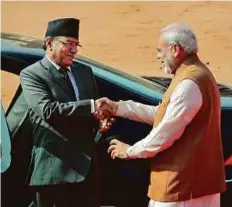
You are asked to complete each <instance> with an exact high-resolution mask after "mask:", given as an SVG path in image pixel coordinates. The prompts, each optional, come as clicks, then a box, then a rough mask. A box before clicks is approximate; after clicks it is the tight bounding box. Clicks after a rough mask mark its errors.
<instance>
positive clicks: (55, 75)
mask: <svg viewBox="0 0 232 207" xmlns="http://www.w3.org/2000/svg"><path fill="white" fill-rule="evenodd" d="M40 63H41V65H42V67H43V68H45V69H47V70H48V71H49V74H50V75H51V80H52V81H53V82H54V84H57V85H58V86H59V88H60V89H61V90H62V91H63V92H64V93H65V94H66V96H67V97H69V98H71V99H73V98H74V95H73V94H72V91H71V90H70V89H69V87H68V85H67V82H66V80H65V79H64V78H63V76H62V74H61V73H60V72H59V71H58V70H57V69H56V67H55V66H54V65H53V64H52V63H51V62H50V61H49V60H48V59H47V58H46V57H44V58H43V59H42V60H41V61H40Z"/></svg>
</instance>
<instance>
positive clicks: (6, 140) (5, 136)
mask: <svg viewBox="0 0 232 207" xmlns="http://www.w3.org/2000/svg"><path fill="white" fill-rule="evenodd" d="M0 150H1V173H2V172H5V171H6V170H7V169H8V168H9V166H10V162H11V155H10V152H11V142H10V134H9V130H8V126H7V123H6V118H5V113H4V109H3V106H2V103H1V139H0Z"/></svg>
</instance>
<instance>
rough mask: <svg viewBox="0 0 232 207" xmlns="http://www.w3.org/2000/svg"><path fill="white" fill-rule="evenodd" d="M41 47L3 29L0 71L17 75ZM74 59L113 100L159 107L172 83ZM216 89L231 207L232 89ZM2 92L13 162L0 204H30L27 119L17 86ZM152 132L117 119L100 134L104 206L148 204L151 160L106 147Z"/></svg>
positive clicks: (227, 199) (37, 56)
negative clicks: (124, 156)
mask: <svg viewBox="0 0 232 207" xmlns="http://www.w3.org/2000/svg"><path fill="white" fill-rule="evenodd" d="M40 48H42V41H40V40H37V39H34V38H31V37H25V36H20V35H14V34H7V33H2V34H1V63H2V65H1V69H2V71H3V73H8V75H14V76H15V77H16V78H18V76H19V73H20V71H21V70H22V69H23V68H25V67H26V66H28V65H30V64H33V63H34V62H36V61H38V60H40V59H42V58H43V57H44V55H45V52H44V51H43V50H42V49H40ZM77 62H78V63H81V64H84V65H88V66H91V68H92V70H93V73H94V76H95V79H96V82H97V86H98V89H99V93H100V96H102V97H109V98H110V99H112V100H115V101H117V100H134V101H137V102H141V103H145V104H149V105H158V103H159V102H160V101H161V99H162V96H163V94H164V92H165V91H166V89H167V87H168V84H169V83H170V79H162V78H157V79H155V78H154V77H153V78H152V77H143V78H141V77H135V76H132V75H128V74H126V73H124V72H121V71H119V70H117V69H115V68H112V67H110V66H107V65H104V64H102V63H99V62H97V61H94V60H91V59H88V58H86V57H83V56H79V55H78V56H77V58H76V59H75V61H74V67H75V64H76V63H77ZM8 77H9V76H8ZM146 79H150V81H149V80H146ZM165 80H166V82H165ZM167 80H168V82H167ZM5 82H6V80H5ZM219 87H221V89H220V91H221V112H222V113H221V119H222V122H221V131H222V139H223V140H222V142H223V150H224V157H225V170H226V180H227V181H226V182H227V191H226V192H225V193H223V194H222V202H221V206H223V207H226V206H231V205H232V161H229V160H230V159H231V156H232V88H231V87H230V86H226V85H221V84H219ZM6 90H11V91H12V93H13V95H12V99H11V100H10V103H9V107H8V108H7V110H6V119H7V122H8V127H9V131H10V135H11V143H12V162H11V166H10V168H9V169H8V170H7V171H6V172H5V173H3V174H2V202H3V203H4V205H3V206H10V207H12V206H17V207H21V206H22V207H24V206H28V204H29V203H30V201H31V198H32V197H33V196H34V194H33V192H31V191H30V188H29V187H28V186H27V184H26V182H25V180H26V177H27V176H28V175H27V172H28V167H29V163H30V150H31V146H32V143H31V141H32V140H31V131H30V127H29V126H30V123H29V120H28V116H27V104H26V103H25V100H24V98H23V95H22V88H21V86H20V84H18V85H16V86H15V87H14V88H13V89H12V87H11V88H6ZM225 90H226V92H225ZM2 98H4V97H2ZM12 120H14V121H12ZM15 120H18V121H17V125H15V124H12V123H15ZM150 130H151V126H148V125H146V124H142V123H138V122H135V121H131V120H128V119H123V118H116V122H115V123H114V125H113V126H112V128H111V129H110V130H109V131H108V132H107V133H104V134H103V135H102V136H101V139H100V140H99V141H98V143H97V145H98V154H99V157H100V161H101V162H100V165H101V169H102V181H103V186H102V189H99V190H101V192H102V197H103V202H102V205H112V206H125V207H130V206H133V207H147V206H148V200H149V199H148V197H147V195H146V194H147V187H148V184H149V174H150V165H149V160H148V159H146V160H129V161H124V160H111V158H110V156H109V155H108V154H107V152H106V151H107V148H108V145H109V141H110V140H111V139H112V138H114V137H117V138H119V139H120V140H122V141H124V142H126V143H128V144H133V143H135V142H137V141H138V140H140V139H142V138H144V137H145V136H146V135H147V134H148V133H149V131H150Z"/></svg>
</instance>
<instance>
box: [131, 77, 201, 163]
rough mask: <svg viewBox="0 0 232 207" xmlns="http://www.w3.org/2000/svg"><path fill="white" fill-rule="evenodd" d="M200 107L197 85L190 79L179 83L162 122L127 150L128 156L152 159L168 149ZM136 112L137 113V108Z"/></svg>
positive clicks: (199, 92) (199, 94) (199, 93)
mask: <svg viewBox="0 0 232 207" xmlns="http://www.w3.org/2000/svg"><path fill="white" fill-rule="evenodd" d="M201 106H202V94H201V91H200V89H199V87H198V86H197V84H196V83H195V82H193V81H192V80H190V79H185V80H183V81H181V82H180V83H179V84H178V85H177V87H176V88H175V90H174V91H173V93H172V94H171V97H170V103H169V104H168V106H167V109H166V112H165V115H164V117H163V119H162V121H161V122H160V123H159V125H158V126H157V127H154V128H153V129H152V130H151V132H150V133H149V134H148V136H147V137H145V138H144V139H142V140H141V141H138V142H137V143H135V144H134V145H133V146H131V147H130V148H129V149H128V150H127V154H128V156H129V157H130V158H131V159H135V158H147V157H153V156H155V155H156V154H157V153H158V152H160V151H163V150H165V149H167V148H168V147H170V146H171V145H172V144H173V143H174V142H175V141H176V140H177V139H179V138H180V137H181V135H182V133H183V132H184V130H185V127H186V126H187V125H188V124H189V123H190V122H191V120H192V119H193V117H194V116H195V115H196V113H197V112H198V111H199V109H200V108H201ZM130 110H133V109H130ZM143 110H145V108H143ZM136 111H139V108H138V109H137V110H136ZM148 111H151V109H149V110H148ZM143 113H145V112H143ZM136 114H137V113H136Z"/></svg>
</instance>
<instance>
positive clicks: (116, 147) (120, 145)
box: [108, 139, 130, 159]
mask: <svg viewBox="0 0 232 207" xmlns="http://www.w3.org/2000/svg"><path fill="white" fill-rule="evenodd" d="M129 147H130V145H128V144H126V143H124V142H121V141H119V140H117V139H113V140H111V142H110V147H109V148H108V153H110V154H111V158H112V159H115V158H120V159H129V157H128V155H127V154H126V151H127V149H128V148H129Z"/></svg>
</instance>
